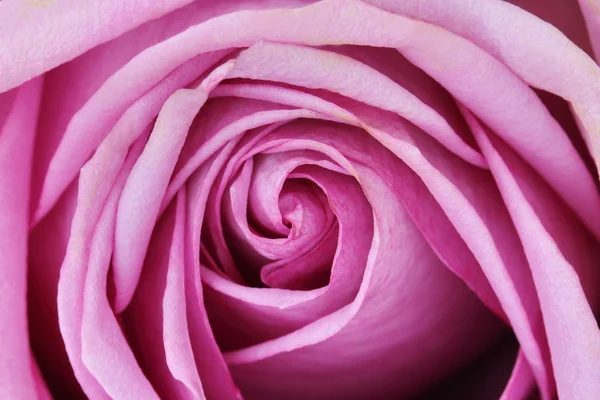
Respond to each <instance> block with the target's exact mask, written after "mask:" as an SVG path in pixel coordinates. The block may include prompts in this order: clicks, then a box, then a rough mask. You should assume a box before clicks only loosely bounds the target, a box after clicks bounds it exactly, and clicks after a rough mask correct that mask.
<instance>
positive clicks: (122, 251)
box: [113, 63, 233, 312]
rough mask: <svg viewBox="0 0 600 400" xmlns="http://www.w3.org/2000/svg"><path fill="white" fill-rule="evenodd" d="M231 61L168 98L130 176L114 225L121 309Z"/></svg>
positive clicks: (133, 287)
mask: <svg viewBox="0 0 600 400" xmlns="http://www.w3.org/2000/svg"><path fill="white" fill-rule="evenodd" d="M232 67H233V64H231V63H226V64H223V65H222V66H220V67H218V68H216V69H215V70H214V71H213V72H211V73H210V75H209V76H208V77H206V79H205V80H203V81H202V83H201V84H200V86H199V87H198V88H196V89H180V90H179V91H177V92H175V93H174V94H173V95H172V96H171V97H170V98H169V100H167V102H166V103H165V104H164V105H163V107H162V110H161V113H160V114H159V116H158V119H157V120H156V124H155V126H154V129H153V132H152V134H151V135H150V139H149V140H148V143H147V144H146V146H145V148H144V151H143V152H142V154H141V155H140V157H139V159H138V160H137V161H136V163H135V165H134V167H133V170H132V171H131V175H129V177H128V178H127V183H126V184H125V188H124V189H123V195H122V196H121V198H120V199H119V210H118V212H117V221H116V227H115V254H114V259H113V272H114V277H115V285H116V301H115V307H116V310H117V312H119V311H122V310H123V309H124V308H125V307H126V306H127V304H129V301H131V297H132V296H133V292H134V291H135V287H136V285H137V281H138V279H139V275H140V272H141V268H142V265H143V262H144V256H145V254H146V249H147V247H148V243H149V241H150V236H151V235H152V229H153V227H154V224H155V222H156V218H157V217H158V213H159V210H160V205H161V203H162V199H163V196H164V194H165V190H166V189H167V185H168V182H169V179H170V177H171V174H172V173H173V169H174V168H175V164H176V162H177V159H178V157H179V152H180V151H181V148H182V147H183V143H184V141H185V138H186V135H187V133H188V129H189V127H190V125H191V124H192V121H193V119H194V117H195V116H196V114H197V113H198V110H199V109H200V108H201V107H202V105H203V104H204V102H205V101H206V99H207V98H208V92H209V91H210V90H211V89H212V88H213V87H214V86H216V85H217V84H218V83H219V82H220V81H221V80H222V79H223V78H224V77H225V75H226V74H227V73H228V72H229V70H230V69H231V68H232ZM157 166H159V167H158V168H157Z"/></svg>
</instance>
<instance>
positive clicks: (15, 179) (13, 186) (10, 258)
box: [0, 79, 42, 399]
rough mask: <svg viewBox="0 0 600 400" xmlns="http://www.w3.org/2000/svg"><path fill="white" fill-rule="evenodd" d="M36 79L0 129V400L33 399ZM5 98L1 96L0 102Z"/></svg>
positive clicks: (20, 95) (38, 83) (19, 94)
mask: <svg viewBox="0 0 600 400" xmlns="http://www.w3.org/2000/svg"><path fill="white" fill-rule="evenodd" d="M41 89H42V80H41V79H35V80H33V81H31V82H29V83H27V84H26V85H24V86H22V87H21V88H19V89H18V90H16V92H15V93H14V97H13V101H10V104H9V106H8V107H7V115H6V119H5V121H4V124H3V125H0V210H2V217H0V260H2V266H1V267H0V342H1V343H2V346H3V356H2V357H0V397H2V398H15V399H16V398H36V387H37V386H38V384H37V382H38V381H39V379H36V378H35V376H34V374H33V371H34V369H35V368H37V367H36V366H35V360H34V359H33V358H32V355H31V350H30V348H29V334H28V323H27V301H26V300H27V295H26V293H27V251H28V249H27V247H28V246H27V240H28V234H29V229H28V226H29V210H28V206H29V179H30V175H31V166H32V163H33V157H32V156H33V143H34V140H35V126H36V121H37V115H38V110H39V104H40V98H41ZM7 100H8V99H7V98H5V97H2V100H0V102H4V101H7Z"/></svg>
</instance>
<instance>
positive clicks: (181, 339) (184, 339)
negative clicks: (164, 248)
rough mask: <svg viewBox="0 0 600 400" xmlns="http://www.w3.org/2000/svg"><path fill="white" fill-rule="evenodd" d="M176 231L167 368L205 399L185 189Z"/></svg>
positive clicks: (166, 307) (166, 311) (167, 301)
mask: <svg viewBox="0 0 600 400" xmlns="http://www.w3.org/2000/svg"><path fill="white" fill-rule="evenodd" d="M176 213H177V216H176V220H175V232H174V233H173V243H172V245H171V246H172V247H171V254H170V260H169V270H168V272H167V286H166V288H165V297H164V299H163V315H164V318H165V330H164V333H163V337H164V341H165V349H166V353H167V365H168V366H169V369H170V370H171V371H172V373H173V376H174V377H175V378H176V379H178V380H179V381H181V382H182V383H183V384H184V385H185V386H186V387H187V388H188V390H189V391H190V392H191V394H192V395H193V398H202V397H203V396H204V391H203V390H202V383H201V382H200V378H199V376H198V371H197V369H196V363H195V360H194V353H193V351H192V345H191V343H190V337H189V334H187V332H188V322H187V315H186V307H185V303H186V296H185V248H184V246H185V225H186V223H185V218H186V217H187V213H186V198H185V191H184V190H182V191H181V192H180V193H179V195H178V196H177V209H176Z"/></svg>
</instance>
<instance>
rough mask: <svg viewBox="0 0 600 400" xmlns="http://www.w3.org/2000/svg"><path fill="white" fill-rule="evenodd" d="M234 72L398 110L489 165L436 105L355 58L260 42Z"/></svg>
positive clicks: (242, 56) (474, 160)
mask: <svg viewBox="0 0 600 400" xmlns="http://www.w3.org/2000/svg"><path fill="white" fill-rule="evenodd" d="M284 60H285V61H284ZM231 76H232V77H244V78H251V79H261V80H271V81H276V82H285V83H290V84H294V85H298V86H302V87H307V88H313V89H314V88H318V89H326V90H329V91H331V92H335V93H339V94H341V95H343V96H346V97H350V98H353V99H356V100H358V101H361V102H363V103H367V104H370V105H372V106H375V107H378V108H381V109H384V110H388V111H393V112H395V113H397V114H398V115H400V116H402V117H404V118H406V119H408V120H409V121H411V122H413V123H414V124H415V125H417V126H419V127H420V128H422V129H423V130H424V131H425V132H427V133H429V134H431V135H432V136H433V137H435V138H436V139H437V140H439V141H440V142H441V143H443V144H444V145H445V146H447V147H448V148H449V149H450V150H451V151H452V152H454V153H456V154H458V155H460V156H461V157H463V158H464V159H466V160H468V161H469V162H472V163H474V164H477V165H485V162H484V161H483V159H482V158H481V155H480V154H478V153H477V152H476V151H475V150H474V149H472V148H471V147H469V146H468V145H466V143H464V142H463V141H462V139H461V138H460V136H458V134H457V133H456V132H454V131H453V129H452V128H451V127H450V125H449V124H448V122H447V121H446V120H445V119H444V118H442V117H441V116H440V115H439V114H438V113H437V112H436V111H435V110H434V109H432V108H430V107H429V106H427V105H426V104H424V103H422V102H421V101H420V100H419V98H418V97H416V96H415V95H413V94H412V93H410V92H409V91H407V90H406V89H404V88H403V87H402V86H399V85H397V84H396V83H395V82H394V81H393V80H391V79H390V78H388V77H387V76H386V75H383V74H381V73H379V72H377V71H376V70H374V69H373V68H371V67H369V66H367V65H365V64H363V63H361V62H358V61H356V60H354V59H353V58H350V57H346V56H342V55H340V54H336V53H332V52H328V51H324V50H318V49H314V48H310V47H302V46H292V45H284V44H276V43H266V42H260V43H257V44H255V45H253V46H251V47H250V48H249V49H247V50H245V51H242V53H241V54H240V55H239V57H238V58H237V63H236V67H235V68H234V69H233V71H232V73H231Z"/></svg>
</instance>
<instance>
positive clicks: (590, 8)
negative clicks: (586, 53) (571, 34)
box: [579, 0, 600, 60]
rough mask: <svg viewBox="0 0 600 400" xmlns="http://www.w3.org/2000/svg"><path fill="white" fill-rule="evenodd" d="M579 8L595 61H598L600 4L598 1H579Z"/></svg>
mask: <svg viewBox="0 0 600 400" xmlns="http://www.w3.org/2000/svg"><path fill="white" fill-rule="evenodd" d="M579 6H580V7H581V11H582V13H583V17H584V18H585V24H586V26H587V30H588V32H589V35H590V41H591V42H592V48H593V49H594V54H595V56H596V60H598V59H600V2H598V0H579Z"/></svg>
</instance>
